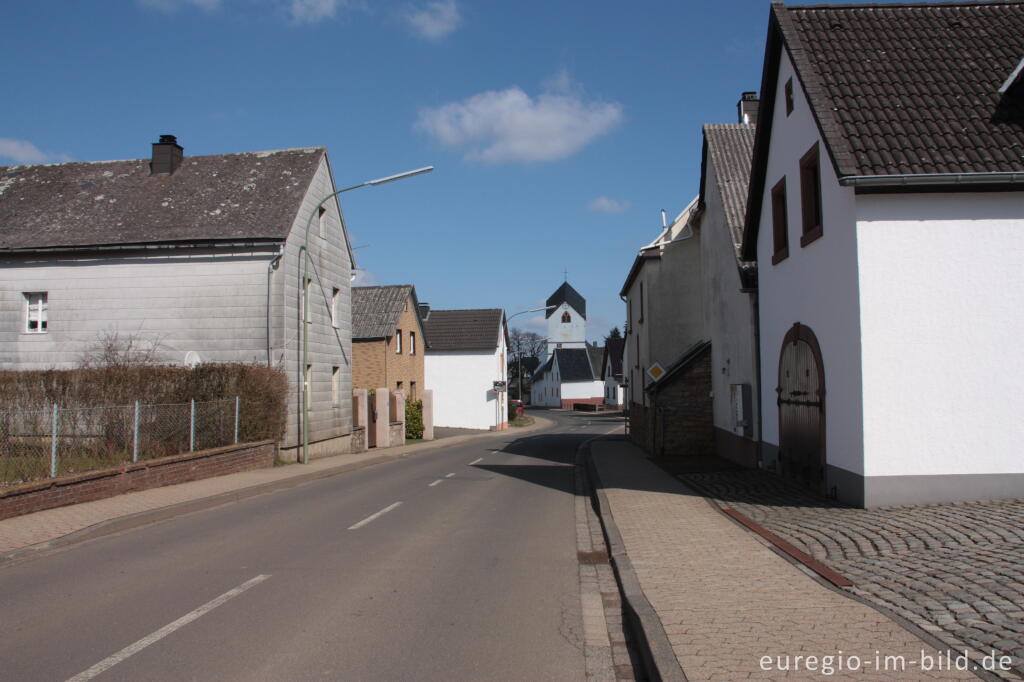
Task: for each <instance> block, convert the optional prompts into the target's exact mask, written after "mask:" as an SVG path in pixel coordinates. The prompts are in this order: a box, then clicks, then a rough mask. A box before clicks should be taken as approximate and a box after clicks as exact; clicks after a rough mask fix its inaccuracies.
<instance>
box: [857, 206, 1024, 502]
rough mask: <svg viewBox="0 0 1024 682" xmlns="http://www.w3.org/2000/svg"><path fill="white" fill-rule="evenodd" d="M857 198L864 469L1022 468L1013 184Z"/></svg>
mask: <svg viewBox="0 0 1024 682" xmlns="http://www.w3.org/2000/svg"><path fill="white" fill-rule="evenodd" d="M857 209H858V216H857V217H858V222H857V247H858V261H859V262H860V275H861V280H860V296H861V301H862V305H861V314H860V320H861V328H862V335H863V336H862V338H863V358H864V359H863V362H864V370H863V371H864V423H865V443H864V448H865V457H866V465H865V468H866V471H865V473H867V474H869V475H871V476H910V475H925V474H927V475H932V480H937V479H938V478H939V477H937V476H934V475H936V474H1000V473H1010V472H1014V473H1017V474H1021V473H1024V459H1022V458H1021V456H1020V452H1021V442H1022V441H1024V426H1022V425H1024V419H1022V417H1021V410H1022V408H1024V390H1022V388H1021V384H1020V379H1021V377H1022V376H1024V353H1022V352H1021V349H1020V340H1021V338H1022V337H1024V314H1022V312H1021V311H1022V310H1024V290H1022V288H1021V287H1020V286H1019V282H1020V268H1021V263H1022V262H1024V193H1021V192H1005V193H990V194H986V193H965V194H935V193H930V194H898V195H861V196H860V197H858V201H857ZM1006 480H1009V479H1006ZM1016 485H1017V488H1016V490H1017V492H1016V494H1017V495H1018V496H1019V495H1024V479H1021V478H1018V479H1017V484H1016ZM960 488H961V490H960V491H959V492H960V494H963V493H965V492H966V491H965V490H964V489H963V488H964V485H962V484H961V485H960ZM978 494H979V495H982V496H986V497H987V496H990V495H991V496H999V495H998V493H997V492H993V491H989V492H979V493H978ZM947 499H956V498H947ZM960 499H964V498H960ZM968 499H969V498H968Z"/></svg>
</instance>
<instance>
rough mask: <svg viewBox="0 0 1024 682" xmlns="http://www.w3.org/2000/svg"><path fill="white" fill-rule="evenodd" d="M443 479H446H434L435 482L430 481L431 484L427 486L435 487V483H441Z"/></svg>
mask: <svg viewBox="0 0 1024 682" xmlns="http://www.w3.org/2000/svg"><path fill="white" fill-rule="evenodd" d="M443 481H444V479H442V478H439V479H437V480H436V481H434V482H433V483H429V484H428V485H427V487H428V488H433V487H434V486H435V485H437V484H438V483H441V482H443Z"/></svg>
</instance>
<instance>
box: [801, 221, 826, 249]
mask: <svg viewBox="0 0 1024 682" xmlns="http://www.w3.org/2000/svg"><path fill="white" fill-rule="evenodd" d="M822 234H824V232H823V231H822V229H821V225H818V226H817V227H815V228H812V229H810V230H808V231H807V232H804V233H803V234H802V235H800V248H803V247H805V246H807V245H808V244H810V243H811V242H813V241H814V240H816V239H821V236H822Z"/></svg>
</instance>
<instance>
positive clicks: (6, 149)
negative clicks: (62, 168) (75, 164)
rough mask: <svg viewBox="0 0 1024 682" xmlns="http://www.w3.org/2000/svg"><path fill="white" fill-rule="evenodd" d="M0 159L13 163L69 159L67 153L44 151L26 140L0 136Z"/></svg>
mask: <svg viewBox="0 0 1024 682" xmlns="http://www.w3.org/2000/svg"><path fill="white" fill-rule="evenodd" d="M0 159H11V160H12V161H14V162H15V163H29V164H31V163H59V162H63V161H71V157H70V156H68V155H67V154H54V153H50V152H44V151H43V150H41V149H39V147H37V146H35V145H34V144H32V143H31V142H28V141H26V140H12V139H10V138H7V137H0Z"/></svg>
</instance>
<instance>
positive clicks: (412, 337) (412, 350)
mask: <svg viewBox="0 0 1024 682" xmlns="http://www.w3.org/2000/svg"><path fill="white" fill-rule="evenodd" d="M409 355H416V332H409Z"/></svg>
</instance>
